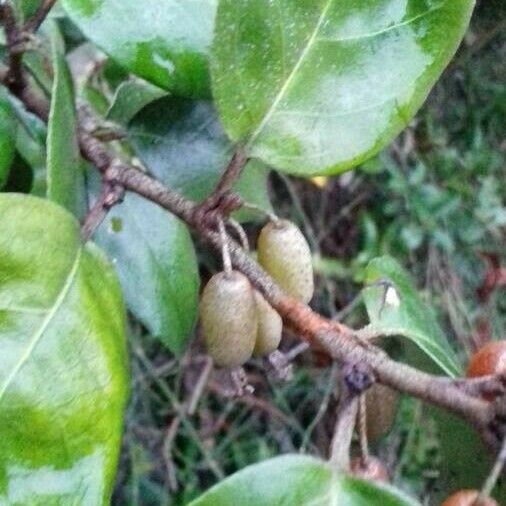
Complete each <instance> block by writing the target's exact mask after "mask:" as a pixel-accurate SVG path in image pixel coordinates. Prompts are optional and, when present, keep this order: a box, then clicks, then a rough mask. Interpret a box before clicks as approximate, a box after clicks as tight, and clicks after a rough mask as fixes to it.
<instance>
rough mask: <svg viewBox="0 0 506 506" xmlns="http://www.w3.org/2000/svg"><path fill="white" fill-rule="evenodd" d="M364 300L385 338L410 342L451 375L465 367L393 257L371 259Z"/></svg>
mask: <svg viewBox="0 0 506 506" xmlns="http://www.w3.org/2000/svg"><path fill="white" fill-rule="evenodd" d="M366 282H367V284H368V285H369V286H368V287H367V288H365V289H364V290H363V296H364V301H365V304H366V307H367V312H368V314H369V319H370V321H371V324H370V327H371V329H373V330H377V331H378V332H381V333H382V334H383V335H386V336H388V335H390V336H392V335H399V336H404V337H406V338H408V339H411V340H412V341H413V342H414V343H415V344H416V345H417V346H419V347H420V348H421V349H422V350H423V351H424V352H425V353H427V355H429V357H430V358H431V359H432V360H434V362H435V363H436V364H438V365H439V367H441V369H443V370H444V371H445V372H446V373H447V374H449V375H450V376H459V375H461V374H462V368H461V367H460V365H459V361H458V359H457V357H456V354H455V352H454V351H453V349H452V347H451V346H450V344H449V342H448V340H447V338H446V336H445V334H444V332H443V331H442V330H441V327H440V326H439V324H438V323H437V320H436V318H435V316H434V314H433V312H432V310H431V308H430V307H429V306H428V305H427V304H426V303H425V302H424V301H423V300H422V298H421V297H420V296H419V295H418V293H417V292H416V290H415V288H414V285H413V282H412V281H411V279H410V277H409V275H408V274H407V273H406V272H405V270H404V269H403V268H402V267H401V266H400V265H399V264H398V263H397V262H396V261H395V260H394V259H393V258H391V257H379V258H375V259H374V260H372V261H371V262H370V263H369V265H368V266H367V269H366Z"/></svg>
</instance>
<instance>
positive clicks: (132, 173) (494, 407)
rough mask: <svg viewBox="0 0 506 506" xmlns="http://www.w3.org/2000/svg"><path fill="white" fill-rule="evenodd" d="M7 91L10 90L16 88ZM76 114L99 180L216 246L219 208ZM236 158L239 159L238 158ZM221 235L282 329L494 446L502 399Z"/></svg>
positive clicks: (504, 412)
mask: <svg viewBox="0 0 506 506" xmlns="http://www.w3.org/2000/svg"><path fill="white" fill-rule="evenodd" d="M25 89H26V91H22V92H19V90H18V92H19V93H18V94H17V96H18V97H19V98H20V99H21V100H22V101H23V102H24V103H25V105H26V107H27V109H29V110H30V111H32V112H35V113H36V114H38V115H39V116H40V117H42V118H43V119H44V118H46V117H47V114H46V115H45V114H44V112H45V111H47V104H43V105H42V106H41V104H40V103H33V102H32V100H33V97H34V95H33V94H32V93H31V92H30V90H28V87H25ZM11 91H13V92H14V93H15V91H16V90H15V89H12V90H11ZM78 118H79V141H80V148H81V153H82V155H83V157H84V158H86V159H87V160H88V161H90V162H91V163H92V164H93V165H94V166H95V167H96V168H97V170H99V171H100V172H101V174H102V177H103V179H104V181H107V182H108V183H110V184H113V185H119V186H120V187H122V188H124V189H125V190H128V191H132V192H134V193H136V194H138V195H141V196H143V197H145V198H147V199H148V200H150V201H152V202H154V203H156V204H158V205H159V206H161V207H163V208H164V209H166V210H168V211H170V212H171V213H172V214H174V215H175V216H177V217H179V218H180V219H181V220H182V221H184V222H185V223H186V224H187V225H189V226H190V227H192V228H193V229H194V230H195V232H196V233H197V234H198V235H199V236H200V237H201V238H203V239H204V240H205V241H207V243H208V244H210V245H211V246H212V247H214V248H215V249H216V250H217V251H220V250H221V247H222V240H221V237H220V234H219V233H218V232H217V231H216V228H217V227H216V225H217V220H218V219H219V218H221V217H222V214H221V210H220V208H218V209H214V210H213V209H211V210H210V211H208V212H207V213H206V215H207V218H208V219H206V220H203V219H202V217H203V215H202V208H201V206H199V205H198V204H196V203H195V202H192V201H190V200H188V199H185V198H184V197H182V196H181V195H179V194H178V193H176V192H175V191H173V190H171V189H169V188H166V187H164V186H163V185H162V184H161V183H159V182H158V181H156V180H155V179H153V178H152V177H150V176H148V175H147V174H145V173H143V172H141V171H140V170H139V169H137V168H135V167H133V166H131V165H128V164H125V163H122V162H121V161H120V160H117V159H116V158H115V157H114V156H113V155H112V154H110V153H109V152H108V151H107V149H106V148H105V147H104V146H103V144H102V143H101V142H100V141H98V140H97V139H95V138H94V137H93V135H92V134H91V133H90V132H89V128H87V127H86V126H87V125H89V124H90V123H91V122H92V117H91V115H90V113H89V111H87V110H86V108H83V107H80V108H79V114H78ZM241 159H242V160H243V162H244V160H245V159H244V157H241ZM229 167H232V168H230V170H229V171H228V172H229V173H233V174H235V173H237V171H240V168H239V167H241V164H239V163H238V162H237V164H236V163H235V162H234V163H231V165H229ZM226 173H227V171H225V174H226ZM225 180H226V183H223V184H222V185H221V187H220V185H219V189H218V192H217V194H220V193H221V192H222V191H223V189H225V190H227V191H228V187H229V181H230V180H232V178H230V180H229V178H228V176H226V177H225ZM227 239H228V245H229V250H230V255H231V259H232V263H233V265H234V267H235V268H236V269H238V270H239V271H241V272H242V273H243V274H244V275H246V276H247V277H248V279H249V280H250V281H251V283H252V284H253V285H254V286H255V287H256V288H257V289H258V290H259V291H260V292H261V293H262V294H263V295H264V296H265V298H266V299H267V300H268V301H269V303H270V304H271V305H272V306H273V307H274V308H275V309H276V310H277V311H278V313H279V314H280V315H281V317H282V318H283V321H284V324H285V325H286V327H287V328H290V329H291V330H292V331H294V332H295V333H296V334H298V335H299V336H300V337H301V338H302V339H304V340H305V341H306V342H307V343H308V344H310V345H313V346H316V347H318V348H320V349H324V350H325V351H326V352H327V353H328V354H329V355H330V356H331V357H332V358H333V359H335V360H337V361H338V362H339V363H341V364H344V363H350V364H362V365H363V366H364V367H365V368H366V369H367V370H368V371H369V372H370V374H371V375H372V376H373V377H374V380H375V381H378V382H379V383H381V384H384V385H386V386H389V387H391V388H393V389H395V390H397V391H400V392H403V393H406V394H409V395H411V396H414V397H417V398H419V399H422V400H423V401H425V402H429V403H431V404H433V405H436V406H439V407H442V408H445V409H448V410H449V411H452V412H453V413H455V414H457V415H459V416H461V417H462V418H464V419H465V420H467V421H468V422H470V423H471V424H472V425H473V426H474V427H475V428H476V429H477V430H478V431H479V432H480V434H481V435H482V437H483V438H484V439H485V440H486V441H487V442H488V443H489V444H490V445H491V446H493V447H495V448H498V447H499V445H500V443H501V442H502V439H503V437H504V433H505V430H506V406H505V403H504V398H500V399H499V400H498V401H496V402H494V403H492V402H488V401H486V400H483V399H481V398H476V397H475V396H474V395H470V394H469V393H468V392H466V391H465V390H466V389H465V388H462V384H454V383H452V382H451V381H448V378H444V377H436V376H432V375H429V374H426V373H424V372H421V371H418V370H417V369H414V368H412V367H410V366H408V365H405V364H402V363H398V362H395V361H394V360H391V359H390V358H389V357H388V355H387V354H386V353H385V352H384V351H383V350H381V349H380V348H377V347H376V346H374V345H372V344H370V343H368V342H364V340H363V339H360V338H359V337H357V334H356V332H355V331H354V330H353V329H351V328H349V327H347V326H345V325H343V324H341V323H339V322H335V321H330V320H328V319H326V318H324V317H322V316H320V315H318V314H317V313H315V312H313V311H312V310H311V309H310V308H309V307H308V306H306V305H304V304H302V303H300V302H299V301H298V300H295V299H293V298H291V297H289V296H287V295H286V294H285V293H283V292H282V290H281V289H280V288H279V287H278V286H277V285H276V284H275V283H274V281H273V280H272V279H271V278H270V277H269V276H268V275H267V274H266V273H265V272H264V271H263V270H262V268H261V267H260V266H259V265H258V264H257V263H256V262H255V261H254V260H253V259H252V258H251V257H250V256H249V255H248V254H247V253H246V252H245V251H244V250H243V249H242V248H241V247H240V245H239V244H237V243H236V242H235V241H233V240H231V239H230V238H228V237H227Z"/></svg>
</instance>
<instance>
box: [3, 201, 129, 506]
mask: <svg viewBox="0 0 506 506" xmlns="http://www.w3.org/2000/svg"><path fill="white" fill-rule="evenodd" d="M0 347H1V349H2V353H1V354H0V504H12V505H14V504H16V505H18V504H19V505H21V504H26V505H28V504H30V505H40V506H42V505H49V504H55V505H56V504H94V505H95V504H96V505H104V506H105V505H108V504H109V501H110V495H111V491H112V486H113V482H114V475H115V468H116V463H117V459H118V453H119V446H120V436H121V429H122V419H123V409H124V406H125V402H126V398H127V385H128V378H127V355H126V346H125V318H124V307H123V303H122V299H121V293H120V288H119V283H118V282H117V278H116V276H115V274H114V271H113V269H112V267H111V266H110V264H109V263H108V262H107V261H106V259H105V257H104V255H103V254H102V253H101V252H100V250H98V248H97V247H96V246H94V245H93V244H88V245H86V246H83V245H82V243H81V239H80V233H79V224H78V222H77V221H76V220H75V218H74V217H72V216H71V215H70V214H69V213H68V212H66V211H65V210H64V209H63V208H61V207H60V206H57V205H55V204H54V203H51V202H49V201H47V200H43V199H39V198H37V197H32V196H28V195H19V194H2V195H0Z"/></svg>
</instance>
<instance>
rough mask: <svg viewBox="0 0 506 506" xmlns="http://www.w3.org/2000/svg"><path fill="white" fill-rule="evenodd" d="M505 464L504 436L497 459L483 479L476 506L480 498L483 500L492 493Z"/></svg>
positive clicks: (505, 442) (505, 447) (505, 444)
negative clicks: (484, 479) (485, 478)
mask: <svg viewBox="0 0 506 506" xmlns="http://www.w3.org/2000/svg"><path fill="white" fill-rule="evenodd" d="M505 464H506V438H505V439H504V441H503V443H502V447H501V451H500V452H499V454H498V455H497V459H496V461H495V463H494V466H493V467H492V470H491V471H490V474H489V475H488V478H487V480H486V481H485V484H484V485H483V487H482V489H481V491H480V494H479V495H478V498H477V499H476V504H477V505H478V506H479V505H480V504H481V502H480V501H481V500H484V499H486V498H488V497H490V496H491V495H492V490H494V487H495V485H496V483H497V480H498V479H499V476H500V474H501V472H502V471H503V469H504V466H505Z"/></svg>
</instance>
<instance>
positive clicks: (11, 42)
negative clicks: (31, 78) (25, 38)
mask: <svg viewBox="0 0 506 506" xmlns="http://www.w3.org/2000/svg"><path fill="white" fill-rule="evenodd" d="M0 20H1V21H2V24H3V26H4V30H5V39H6V42H7V58H8V72H7V76H6V81H7V86H8V87H9V89H11V90H12V92H13V93H14V94H18V93H19V92H20V90H21V89H22V88H24V87H25V85H26V81H25V76H24V74H23V67H22V60H23V52H22V51H21V50H20V45H21V42H22V41H21V31H20V29H19V26H18V24H17V21H16V15H15V13H14V9H13V7H12V5H11V3H10V2H3V3H2V4H0Z"/></svg>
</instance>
